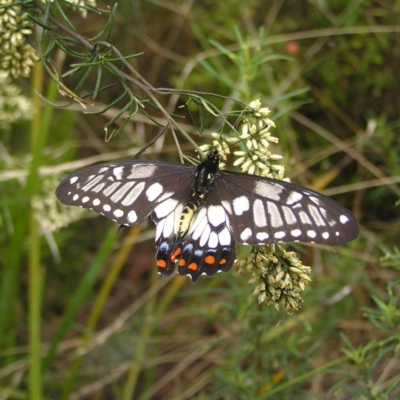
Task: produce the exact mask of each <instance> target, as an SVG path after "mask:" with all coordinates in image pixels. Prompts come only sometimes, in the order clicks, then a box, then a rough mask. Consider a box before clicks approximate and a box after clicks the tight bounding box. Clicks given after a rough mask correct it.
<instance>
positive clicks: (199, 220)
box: [189, 208, 208, 240]
mask: <svg viewBox="0 0 400 400" xmlns="http://www.w3.org/2000/svg"><path fill="white" fill-rule="evenodd" d="M203 210H204V208H203V209H202V210H201V211H200V212H199V213H198V214H197V215H196V217H195V220H194V221H193V224H192V226H191V227H190V229H189V232H193V234H192V237H193V239H194V240H197V239H198V238H199V237H200V235H201V234H202V233H203V231H204V228H205V226H206V225H207V223H208V221H207V217H206V211H205V210H204V212H202V211H203Z"/></svg>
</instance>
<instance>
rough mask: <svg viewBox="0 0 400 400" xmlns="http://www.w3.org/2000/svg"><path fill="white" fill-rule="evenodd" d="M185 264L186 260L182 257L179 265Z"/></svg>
mask: <svg viewBox="0 0 400 400" xmlns="http://www.w3.org/2000/svg"><path fill="white" fill-rule="evenodd" d="M185 264H186V261H185V260H184V259H183V258H181V259H180V260H179V264H178V265H179V266H180V267H184V266H185Z"/></svg>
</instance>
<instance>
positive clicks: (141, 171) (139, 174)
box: [128, 164, 157, 179]
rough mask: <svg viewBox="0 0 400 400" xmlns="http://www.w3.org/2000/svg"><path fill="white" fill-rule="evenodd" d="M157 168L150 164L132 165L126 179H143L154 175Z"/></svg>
mask: <svg viewBox="0 0 400 400" xmlns="http://www.w3.org/2000/svg"><path fill="white" fill-rule="evenodd" d="M156 169H157V167H156V166H155V165H151V164H134V165H132V168H131V173H130V175H129V176H128V179H144V178H150V177H151V176H153V175H154V172H155V170H156Z"/></svg>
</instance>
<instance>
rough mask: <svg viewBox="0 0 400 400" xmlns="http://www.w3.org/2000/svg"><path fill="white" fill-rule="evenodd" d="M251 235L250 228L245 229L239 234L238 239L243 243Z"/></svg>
mask: <svg viewBox="0 0 400 400" xmlns="http://www.w3.org/2000/svg"><path fill="white" fill-rule="evenodd" d="M252 235H253V232H252V231H251V229H250V228H246V229H245V230H244V231H243V232H242V233H241V234H240V239H241V240H243V242H245V241H246V240H247V239H248V238H249V237H251V236H252Z"/></svg>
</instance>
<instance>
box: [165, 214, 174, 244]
mask: <svg viewBox="0 0 400 400" xmlns="http://www.w3.org/2000/svg"><path fill="white" fill-rule="evenodd" d="M174 225H175V215H174V213H171V214H169V215H168V217H167V218H165V224H164V230H163V236H164V237H166V238H169V237H170V236H171V235H172V232H173V231H174Z"/></svg>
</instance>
